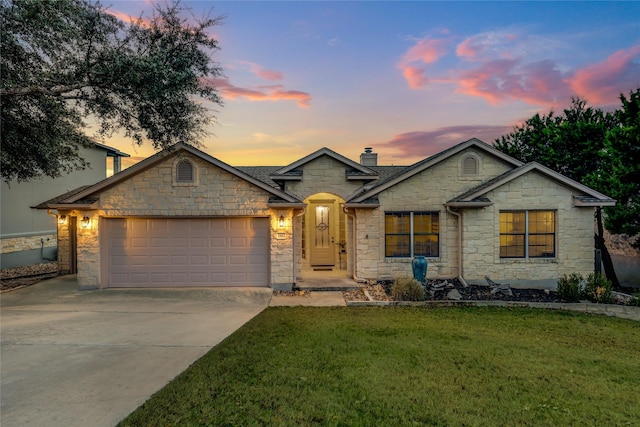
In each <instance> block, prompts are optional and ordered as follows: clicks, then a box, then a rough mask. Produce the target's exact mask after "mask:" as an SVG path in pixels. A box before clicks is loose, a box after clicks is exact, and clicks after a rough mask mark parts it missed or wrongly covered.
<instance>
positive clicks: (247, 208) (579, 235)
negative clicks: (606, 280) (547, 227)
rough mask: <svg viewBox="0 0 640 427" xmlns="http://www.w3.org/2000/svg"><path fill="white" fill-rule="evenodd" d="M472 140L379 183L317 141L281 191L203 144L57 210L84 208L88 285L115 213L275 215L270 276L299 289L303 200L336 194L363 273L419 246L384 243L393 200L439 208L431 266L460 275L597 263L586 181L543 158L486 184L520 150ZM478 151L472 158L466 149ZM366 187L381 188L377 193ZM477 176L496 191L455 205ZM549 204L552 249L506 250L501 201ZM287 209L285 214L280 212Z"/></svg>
mask: <svg viewBox="0 0 640 427" xmlns="http://www.w3.org/2000/svg"><path fill="white" fill-rule="evenodd" d="M463 144H466V145H465V147H466V148H464V149H461V150H459V151H455V152H449V153H447V154H448V155H446V156H442V157H437V156H436V157H435V161H433V162H430V163H422V165H424V168H421V169H420V168H418V167H415V168H414V169H412V168H407V169H406V170H407V171H408V172H403V175H400V177H399V176H396V177H395V178H390V181H387V182H385V183H384V184H383V185H382V186H379V187H376V183H375V182H370V181H368V180H367V178H368V177H366V171H363V170H360V171H359V172H360V173H362V172H364V175H363V177H362V179H354V178H355V177H356V176H357V175H355V174H353V175H351V176H350V175H349V174H348V173H350V172H349V171H352V169H353V167H354V164H353V163H351V164H345V163H344V162H343V161H342V160H341V159H340V156H339V155H336V156H334V155H332V154H331V153H332V152H331V153H327V151H319V152H317V153H319V154H317V155H316V156H315V157H314V156H309V157H308V158H306V159H308V161H306V163H304V164H298V163H296V164H292V165H295V167H296V169H297V170H299V171H301V172H302V175H301V176H299V175H294V174H289V175H286V176H285V175H283V176H284V177H285V178H283V181H282V182H281V183H280V184H281V185H283V188H282V189H283V190H284V192H280V193H278V192H279V191H280V190H279V189H277V190H276V187H275V183H268V184H267V183H266V181H265V178H264V176H262V177H261V178H260V179H262V180H263V181H255V180H253V178H250V177H248V176H243V175H242V173H241V172H239V171H238V173H235V171H234V170H233V169H231V168H227V167H225V166H220V164H219V163H216V162H215V161H213V162H212V161H211V159H210V158H207V157H206V156H201V155H198V153H195V152H193V151H189V150H181V151H177V152H176V153H175V154H173V155H167V156H165V157H163V158H161V159H160V160H158V161H154V162H150V163H149V165H148V166H146V165H145V166H144V167H140V168H139V170H137V171H136V173H132V174H130V175H128V176H127V177H126V179H114V180H113V184H109V185H104V186H102V187H99V188H97V189H96V190H95V191H96V192H95V194H93V193H92V194H85V195H84V196H83V197H86V198H87V199H92V198H93V199H98V200H99V201H98V206H99V208H98V209H96V210H93V211H83V210H81V209H76V210H73V211H72V210H69V211H67V212H64V211H60V213H66V214H68V215H70V216H73V217H75V218H77V222H74V223H76V233H75V234H76V245H77V246H76V247H77V264H78V281H79V283H80V285H81V287H83V288H96V287H101V286H104V283H103V282H105V281H106V279H105V277H101V274H102V275H104V272H103V271H101V261H104V260H103V259H102V258H103V256H104V253H106V251H104V250H103V249H102V247H101V245H104V244H105V242H106V241H107V239H106V236H102V237H105V238H103V239H101V235H100V231H101V230H102V229H104V228H105V227H103V224H104V222H105V220H106V219H109V218H144V217H169V218H198V217H200V218H203V217H206V218H215V217H252V218H269V219H270V241H269V257H270V258H269V259H270V266H269V274H270V279H269V285H270V286H272V287H273V288H275V289H290V288H291V287H292V286H293V284H295V282H296V281H297V280H300V279H303V275H304V271H305V268H309V266H310V262H309V250H310V243H309V241H310V240H311V234H312V230H313V227H311V226H310V221H311V220H312V219H313V216H312V213H311V212H310V211H311V210H312V209H306V210H305V209H303V208H302V206H311V207H313V206H314V203H317V204H318V206H325V205H326V206H332V208H331V212H332V214H331V215H333V216H334V217H336V218H334V219H333V221H334V222H333V224H334V226H333V228H332V230H333V231H332V232H333V233H334V234H333V237H334V238H335V241H334V240H332V241H331V244H332V245H334V246H333V247H334V248H335V251H336V253H338V252H337V251H338V247H339V244H341V243H342V242H341V241H339V240H337V239H340V240H344V241H345V243H346V254H345V253H343V252H340V257H336V263H337V262H338V259H339V258H342V259H344V257H345V256H346V269H347V272H348V274H349V275H350V276H351V277H353V278H355V279H377V280H390V279H394V278H399V277H409V276H411V274H412V271H411V262H412V258H411V257H402V258H396V257H386V255H385V213H386V212H391V211H393V212H398V211H402V212H437V213H438V239H439V255H438V256H437V257H432V258H428V269H427V277H429V278H453V277H457V276H458V275H459V271H460V269H461V270H462V276H463V277H464V278H465V279H466V280H467V281H468V282H471V283H474V282H483V283H484V277H485V276H489V277H490V278H491V279H492V280H495V281H499V282H500V281H509V282H512V283H516V282H527V281H544V282H550V281H553V282H555V281H556V280H557V278H558V277H560V276H562V275H563V274H570V273H574V272H576V273H582V274H583V275H585V274H588V273H589V272H590V271H592V269H593V207H588V206H585V207H577V206H575V204H574V203H575V202H574V196H582V195H584V194H583V193H582V192H581V191H583V190H584V191H587V192H589V190H588V189H587V190H585V188H584V187H581V186H580V185H579V184H577V183H574V184H575V185H574V184H572V183H571V182H567V181H566V180H564V179H558V176H557V175H555V179H554V178H552V177H553V176H554V175H553V174H551V175H548V174H547V175H545V174H543V173H541V172H540V169H526V168H523V169H519V170H521V171H526V172H523V173H522V174H520V175H517V177H516V175H515V174H507V175H506V176H509V177H510V178H509V179H507V180H503V181H494V182H499V183H500V184H496V185H495V186H487V185H486V184H487V182H489V181H490V180H491V179H492V178H495V177H501V176H503V175H504V174H505V173H507V172H511V171H514V169H515V168H516V167H517V166H518V162H516V161H515V160H513V159H509V158H505V156H504V155H502V154H501V153H497V152H496V150H494V149H492V148H490V147H489V146H486V147H485V146H484V144H480V142H477V143H476V142H474V141H467V142H465V143H463ZM334 154H335V153H334ZM469 158H472V159H473V161H467V160H469ZM185 159H186V160H188V161H190V162H191V163H192V165H193V171H194V176H193V178H194V179H193V181H191V182H179V180H177V179H176V177H175V173H174V172H175V169H176V164H177V162H178V161H181V160H185ZM214 160H215V159H214ZM427 160H428V159H427ZM469 165H471V166H472V167H469ZM292 167H293V166H292ZM527 167H528V165H527ZM476 169H477V170H476ZM545 173H546V172H545ZM115 178H117V177H115ZM263 184H267V185H263ZM479 186H480V187H479ZM368 188H373V189H374V196H375V197H373V198H372V199H371V201H369V197H371V196H370V195H369V194H370V193H369V191H368ZM478 188H491V189H490V190H489V189H487V190H486V193H485V194H483V197H484V198H485V199H487V200H490V202H487V203H484V204H482V203H481V204H479V205H473V204H472V205H461V206H462V207H459V208H450V207H449V208H448V207H447V206H450V205H447V204H448V202H450V201H451V200H454V199H456V198H458V197H461V195H464V194H465V193H467V192H470V190H473V191H477V189H478ZM580 188H582V190H580ZM375 189H378V191H376V190H375ZM91 191H93V190H91ZM361 194H364V195H363V196H362V197H363V199H362V200H360V201H364V202H366V203H365V204H364V205H362V206H360V205H359V204H358V203H359V201H358V197H359V195H361ZM469 194H471V192H470V193H469ZM589 194H591V195H593V193H589ZM291 195H295V197H294V196H291ZM356 195H358V196H356ZM274 196H276V197H275V199H274ZM596 196H598V194H596ZM600 196H602V195H600ZM78 197H80V196H78ZM365 197H366V198H365ZM283 198H284V199H287V198H288V199H287V200H288V201H286V200H284V199H283ZM296 199H297V200H296ZM274 200H275V202H274ZM354 200H355V201H354ZM603 200H604V201H607V199H604V198H603ZM289 203H291V204H290V205H289ZM608 203H610V202H608ZM345 206H346V208H344V207H345ZM455 206H458V205H455ZM343 208H344V209H343ZM541 209H542V210H551V211H554V212H555V217H556V223H555V225H556V231H555V239H556V247H555V257H553V258H531V259H527V258H517V259H516V258H501V257H500V212H501V211H503V210H541ZM85 215H87V216H89V217H90V220H91V226H90V227H86V228H85V227H82V225H81V221H80V219H81V218H82V217H83V216H85ZM281 218H282V219H283V220H284V224H281V223H280V222H281V221H280V219H281ZM71 223H72V221H68V223H67V224H65V225H60V226H59V230H58V244H59V247H60V253H59V259H60V268H61V269H62V270H64V269H69V266H70V262H71V259H72V256H71V250H70V249H71V248H70V247H71V240H72V239H71V235H72V233H70V232H69V227H70V224H71ZM335 224H340V225H339V226H336V225H335ZM65 227H66V228H65ZM460 229H462V233H460V232H459V230H460ZM318 230H320V228H318ZM325 230H326V228H325ZM304 236H306V237H304ZM460 247H461V250H460ZM319 265H322V264H320V263H319ZM339 268H344V267H343V266H342V265H340V266H339Z"/></svg>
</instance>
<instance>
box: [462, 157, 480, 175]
mask: <svg viewBox="0 0 640 427" xmlns="http://www.w3.org/2000/svg"><path fill="white" fill-rule="evenodd" d="M462 175H465V176H473V175H478V160H476V158H475V157H473V156H467V157H465V158H464V160H462Z"/></svg>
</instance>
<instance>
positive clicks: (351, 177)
mask: <svg viewBox="0 0 640 427" xmlns="http://www.w3.org/2000/svg"><path fill="white" fill-rule="evenodd" d="M376 179H378V176H371V175H349V174H347V181H375V180H376Z"/></svg>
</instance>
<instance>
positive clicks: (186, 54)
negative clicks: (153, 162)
mask: <svg viewBox="0 0 640 427" xmlns="http://www.w3.org/2000/svg"><path fill="white" fill-rule="evenodd" d="M183 12H185V10H184V9H183V8H181V6H180V5H179V4H177V3H174V4H172V5H169V6H166V7H164V8H161V7H156V8H155V11H154V13H153V15H152V17H151V18H150V19H148V20H147V19H144V17H142V16H141V17H139V18H137V19H132V20H131V21H130V22H128V23H125V22H123V21H121V20H119V19H117V18H116V17H115V16H113V15H111V14H110V13H109V11H108V9H105V8H104V7H102V6H101V5H100V3H92V2H91V1H90V0H55V1H51V0H1V6H0V24H1V25H0V37H1V39H0V41H1V46H0V47H1V50H2V56H1V58H0V77H1V79H0V80H1V83H0V101H1V118H0V120H1V122H0V126H1V129H0V135H1V143H2V151H1V152H0V160H1V162H0V166H1V173H2V179H3V180H5V181H7V182H9V181H10V180H13V179H16V180H18V181H22V180H30V179H33V178H36V177H40V176H50V177H56V176H60V175H61V174H62V173H65V172H69V171H71V170H73V169H75V168H83V167H85V166H86V162H85V161H84V160H83V159H82V158H81V157H80V155H79V150H78V146H79V145H87V144H89V143H90V138H89V136H87V135H86V134H85V131H86V130H87V125H86V123H85V121H91V122H93V121H95V122H96V123H97V127H96V128H95V129H94V134H93V136H94V137H109V136H111V135H112V133H113V132H114V131H117V130H122V131H124V134H125V135H126V136H127V137H130V138H131V139H132V140H133V142H134V143H135V144H138V145H140V144H142V143H143V142H145V141H147V140H150V141H151V143H152V144H153V146H154V148H156V149H159V148H167V147H169V146H171V145H172V144H174V143H176V142H179V141H184V142H189V143H190V144H193V145H196V146H198V145H200V143H199V139H200V138H201V137H202V136H204V135H206V134H207V133H208V131H207V127H208V125H209V123H210V122H211V121H212V120H215V117H214V116H213V115H212V112H211V108H210V105H207V104H206V102H209V103H212V104H217V105H222V100H221V98H220V97H219V96H218V93H217V91H216V89H215V88H214V87H213V86H212V85H210V84H208V83H207V82H208V81H210V80H209V79H208V78H212V77H219V76H221V75H222V70H221V68H220V67H219V66H218V65H217V64H216V63H215V62H213V60H212V59H211V55H212V53H213V52H214V51H216V50H217V49H218V43H217V41H216V40H215V39H214V38H213V37H212V36H210V35H209V34H208V33H207V31H208V29H209V28H211V27H212V26H215V25H218V24H220V23H221V19H222V18H219V17H218V18H210V17H208V16H207V17H204V18H202V19H200V20H195V23H191V22H190V21H189V20H188V19H187V18H184V17H182V16H181V15H182V13H183ZM203 100H204V101H205V102H202V101H203Z"/></svg>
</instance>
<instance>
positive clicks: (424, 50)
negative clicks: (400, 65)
mask: <svg viewBox="0 0 640 427" xmlns="http://www.w3.org/2000/svg"><path fill="white" fill-rule="evenodd" d="M447 44H448V40H447V39H423V40H420V41H418V43H416V44H415V45H414V46H412V47H411V48H410V49H409V50H408V51H407V53H405V54H404V56H403V57H402V61H403V62H424V63H425V64H433V63H434V62H436V61H437V60H438V59H440V57H442V56H443V55H444V54H445V53H446V52H447V51H446V45H447Z"/></svg>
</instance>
